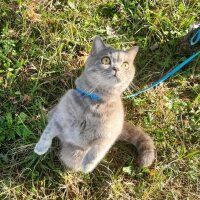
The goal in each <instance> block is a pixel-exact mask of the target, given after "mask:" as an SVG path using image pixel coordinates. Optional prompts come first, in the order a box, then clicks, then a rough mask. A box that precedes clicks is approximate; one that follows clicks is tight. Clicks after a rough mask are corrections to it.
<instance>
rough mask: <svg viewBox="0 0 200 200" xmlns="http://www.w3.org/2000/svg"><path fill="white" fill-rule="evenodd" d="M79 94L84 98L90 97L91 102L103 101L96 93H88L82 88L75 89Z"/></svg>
mask: <svg viewBox="0 0 200 200" xmlns="http://www.w3.org/2000/svg"><path fill="white" fill-rule="evenodd" d="M75 90H76V91H77V92H78V93H79V94H81V95H83V96H86V97H89V98H90V99H91V100H93V101H101V100H102V98H101V97H100V96H99V95H97V94H95V93H89V92H87V91H85V90H81V89H80V88H78V87H77V88H76V89H75Z"/></svg>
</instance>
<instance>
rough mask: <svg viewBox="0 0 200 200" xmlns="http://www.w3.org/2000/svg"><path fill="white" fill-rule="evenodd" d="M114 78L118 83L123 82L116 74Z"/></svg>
mask: <svg viewBox="0 0 200 200" xmlns="http://www.w3.org/2000/svg"><path fill="white" fill-rule="evenodd" d="M112 78H114V79H115V80H116V81H117V82H121V79H120V78H119V76H118V75H117V74H114V75H113V76H112Z"/></svg>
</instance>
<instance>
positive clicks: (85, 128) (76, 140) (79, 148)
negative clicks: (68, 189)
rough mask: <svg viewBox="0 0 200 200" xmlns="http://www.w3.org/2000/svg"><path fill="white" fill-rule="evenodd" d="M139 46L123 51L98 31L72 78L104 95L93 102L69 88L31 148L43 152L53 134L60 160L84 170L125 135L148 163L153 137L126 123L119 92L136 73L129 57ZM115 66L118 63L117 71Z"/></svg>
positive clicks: (133, 56) (152, 146)
mask: <svg viewBox="0 0 200 200" xmlns="http://www.w3.org/2000/svg"><path fill="white" fill-rule="evenodd" d="M137 52H138V47H133V48H131V49H129V50H127V51H120V50H116V49H113V48H111V47H106V46H105V44H104V43H103V42H102V40H101V39H100V38H99V37H96V38H95V39H94V42H93V47H92V51H91V53H90V55H89V57H88V59H87V62H86V67H85V70H84V71H83V73H82V74H81V75H80V77H78V78H77V79H76V82H75V84H76V86H77V87H79V88H81V89H82V90H85V91H87V92H91V93H96V94H98V95H99V96H101V98H102V100H101V101H99V102H98V101H97V102H95V101H93V100H91V99H90V98H89V97H86V96H83V95H81V94H79V93H78V92H77V91H76V90H73V89H71V90H69V91H67V92H66V94H65V95H64V96H63V97H62V98H61V100H60V102H59V103H58V105H57V106H56V107H55V108H54V109H53V110H52V111H51V112H50V115H49V121H48V125H47V127H46V129H45V130H44V132H43V134H42V135H41V137H40V140H39V142H38V143H37V144H36V146H35V149H34V151H35V153H37V154H38V155H41V154H44V153H46V152H47V150H48V149H49V147H50V146H51V142H52V139H53V138H54V137H55V136H57V137H58V138H59V139H60V140H61V143H62V150H61V159H62V161H63V162H64V164H65V165H66V166H67V167H68V168H70V169H72V170H75V171H83V172H85V173H88V172H91V171H92V170H93V169H94V168H95V167H96V165H97V164H98V163H99V162H100V161H101V160H102V159H103V157H104V156H105V155H106V153H107V152H108V151H109V149H110V148H111V146H112V145H113V144H114V143H115V141H116V140H126V141H131V142H132V143H133V144H134V145H136V147H137V149H138V153H139V158H138V159H139V160H141V162H139V164H140V165H141V166H149V165H151V164H152V162H153V160H154V157H155V155H154V145H153V141H152V139H151V138H150V137H149V136H147V135H146V134H144V132H142V131H141V130H140V131H137V130H138V129H137V128H135V127H134V126H132V129H131V128H130V125H128V126H127V125H126V123H125V124H124V110H123V104H122V101H121V94H122V92H123V91H124V90H125V89H126V88H127V87H128V85H129V84H130V82H131V81H132V79H133V77H134V74H135V67H134V65H133V61H134V58H135V56H136V54H137ZM104 56H108V57H109V58H110V60H111V63H110V64H109V65H105V64H102V58H103V57H104ZM124 62H128V63H129V69H124V68H123V67H122V66H123V65H122V64H123V63H124ZM113 68H117V69H118V71H117V74H115V73H116V72H115V70H114V69H113ZM130 130H131V133H133V134H134V135H131V133H130ZM130 138H131V139H130ZM140 155H141V156H140Z"/></svg>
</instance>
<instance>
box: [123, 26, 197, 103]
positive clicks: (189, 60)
mask: <svg viewBox="0 0 200 200" xmlns="http://www.w3.org/2000/svg"><path fill="white" fill-rule="evenodd" d="M199 42H200V27H199V28H198V29H197V31H196V33H195V34H194V35H193V37H192V38H191V40H190V44H191V45H195V44H197V43H199ZM199 55H200V51H198V52H196V53H195V54H193V55H192V56H190V57H189V58H187V59H186V60H184V61H183V62H182V63H180V64H178V65H177V66H176V67H174V69H172V70H171V71H170V72H168V73H167V74H166V75H164V76H163V77H162V78H160V79H159V80H158V81H156V82H154V83H152V84H151V85H150V86H149V87H147V88H145V89H143V90H141V91H138V92H136V93H134V94H130V95H127V96H125V97H123V98H125V99H127V98H131V97H136V96H138V95H139V94H141V93H144V92H146V91H148V90H150V89H152V88H154V87H156V86H157V85H159V84H160V83H162V82H164V81H165V80H167V79H168V78H169V77H171V76H172V75H174V74H175V73H176V72H177V71H179V70H180V69H182V68H183V67H185V66H186V65H187V64H188V63H190V62H191V61H192V60H194V59H195V58H196V57H198V56H199Z"/></svg>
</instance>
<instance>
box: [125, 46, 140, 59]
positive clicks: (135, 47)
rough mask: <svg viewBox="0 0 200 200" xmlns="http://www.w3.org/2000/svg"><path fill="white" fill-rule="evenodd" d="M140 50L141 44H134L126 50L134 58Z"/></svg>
mask: <svg viewBox="0 0 200 200" xmlns="http://www.w3.org/2000/svg"><path fill="white" fill-rule="evenodd" d="M138 50H139V46H133V47H131V48H130V49H128V50H126V53H127V54H128V55H129V56H130V57H131V58H133V59H135V56H136V55H137V52H138Z"/></svg>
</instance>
